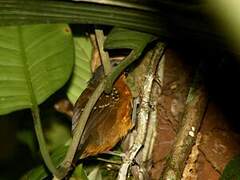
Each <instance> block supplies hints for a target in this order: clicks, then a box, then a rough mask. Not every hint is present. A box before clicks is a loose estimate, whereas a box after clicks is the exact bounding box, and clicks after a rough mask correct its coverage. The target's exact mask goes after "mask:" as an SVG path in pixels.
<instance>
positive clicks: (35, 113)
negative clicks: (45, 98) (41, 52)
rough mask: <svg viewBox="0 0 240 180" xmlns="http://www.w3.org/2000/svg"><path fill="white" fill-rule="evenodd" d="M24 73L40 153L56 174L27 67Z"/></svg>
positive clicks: (22, 50) (20, 39)
mask: <svg viewBox="0 0 240 180" xmlns="http://www.w3.org/2000/svg"><path fill="white" fill-rule="evenodd" d="M17 30H18V45H19V49H20V56H21V60H22V63H23V64H24V67H26V66H27V55H26V52H25V47H24V46H25V45H24V41H23V32H22V27H21V26H18V27H17ZM24 75H25V77H26V82H27V86H28V91H29V93H30V98H31V103H32V107H31V111H32V116H33V124H34V128H35V132H36V136H37V140H38V144H39V148H40V152H41V155H42V157H43V160H44V162H45V164H46V166H47V168H48V169H49V171H50V172H51V173H52V174H53V175H54V176H58V174H59V173H58V171H57V169H56V168H55V166H54V164H53V162H52V160H51V157H50V155H49V152H48V149H47V146H46V142H45V140H44V136H43V131H42V125H41V120H40V115H39V109H38V104H37V100H36V97H35V94H34V90H33V87H32V82H31V79H30V72H29V70H28V69H27V68H24Z"/></svg>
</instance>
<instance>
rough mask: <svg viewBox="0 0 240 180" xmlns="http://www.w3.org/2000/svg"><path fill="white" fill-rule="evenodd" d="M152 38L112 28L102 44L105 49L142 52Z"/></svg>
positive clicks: (149, 35) (146, 34)
mask: <svg viewBox="0 0 240 180" xmlns="http://www.w3.org/2000/svg"><path fill="white" fill-rule="evenodd" d="M153 38H154V36H153V35H151V34H148V33H142V32H138V31H133V30H129V29H123V28H113V29H112V31H111V32H110V33H109V35H108V36H107V39H106V41H105V43H104V47H105V48H106V49H120V48H126V49H133V50H136V51H140V52H141V51H142V50H143V49H144V48H145V47H146V45H147V44H148V43H149V42H151V41H152V40H153Z"/></svg>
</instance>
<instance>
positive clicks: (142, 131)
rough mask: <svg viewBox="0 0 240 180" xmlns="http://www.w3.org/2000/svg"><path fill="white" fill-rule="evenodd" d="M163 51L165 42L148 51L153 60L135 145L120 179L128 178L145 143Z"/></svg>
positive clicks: (120, 171)
mask: <svg viewBox="0 0 240 180" xmlns="http://www.w3.org/2000/svg"><path fill="white" fill-rule="evenodd" d="M163 51H164V44H162V43H158V44H157V46H156V47H155V48H154V50H153V51H150V52H149V53H148V55H149V58H151V61H150V64H149V67H148V70H147V74H146V77H145V82H144V85H143V95H142V100H141V103H140V108H139V109H140V110H139V111H140V112H139V114H138V125H137V126H138V129H137V136H136V139H135V142H134V144H133V146H132V147H131V148H130V150H129V152H128V153H127V154H126V157H125V158H124V162H123V164H122V166H121V168H120V170H119V174H118V180H125V179H126V177H127V172H128V169H129V166H130V165H131V163H132V161H133V160H134V158H135V157H136V155H137V153H138V152H139V150H140V149H141V147H142V145H143V143H144V140H145V136H146V129H147V123H148V117H149V112H150V107H149V101H150V93H151V89H152V84H153V79H154V76H155V72H156V69H157V65H158V62H159V60H160V58H161V56H162V54H163Z"/></svg>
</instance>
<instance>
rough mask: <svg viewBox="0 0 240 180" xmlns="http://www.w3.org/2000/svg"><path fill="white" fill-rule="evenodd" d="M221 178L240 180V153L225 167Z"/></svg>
mask: <svg viewBox="0 0 240 180" xmlns="http://www.w3.org/2000/svg"><path fill="white" fill-rule="evenodd" d="M220 179H221V180H228V179H234V180H240V155H238V156H236V157H234V158H233V159H232V160H231V161H230V162H229V163H228V164H227V165H226V167H225V169H224V171H223V174H222V176H221V178H220Z"/></svg>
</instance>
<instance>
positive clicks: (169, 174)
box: [162, 72, 207, 180]
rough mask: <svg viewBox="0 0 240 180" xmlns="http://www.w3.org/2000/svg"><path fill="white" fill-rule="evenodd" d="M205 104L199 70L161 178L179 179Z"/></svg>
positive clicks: (205, 99) (204, 93) (205, 96)
mask: <svg viewBox="0 0 240 180" xmlns="http://www.w3.org/2000/svg"><path fill="white" fill-rule="evenodd" d="M206 105H207V93H206V90H205V89H204V86H203V84H202V80H201V77H200V76H199V72H197V73H196V75H195V77H194V83H193V85H192V87H191V88H190V91H189V94H188V97H187V102H186V107H185V112H184V115H183V118H182V122H181V123H182V125H181V128H180V129H179V132H178V134H177V139H176V141H175V143H174V145H173V149H172V152H171V154H170V155H169V160H168V162H167V164H166V169H165V170H164V172H163V176H162V179H164V180H168V179H172V180H178V179H181V175H182V171H183V169H184V165H185V161H186V159H187V157H188V155H189V153H190V151H191V148H192V146H193V144H194V142H195V140H196V134H197V132H198V129H199V126H200V123H201V120H202V118H203V115H204V113H205V109H206Z"/></svg>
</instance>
